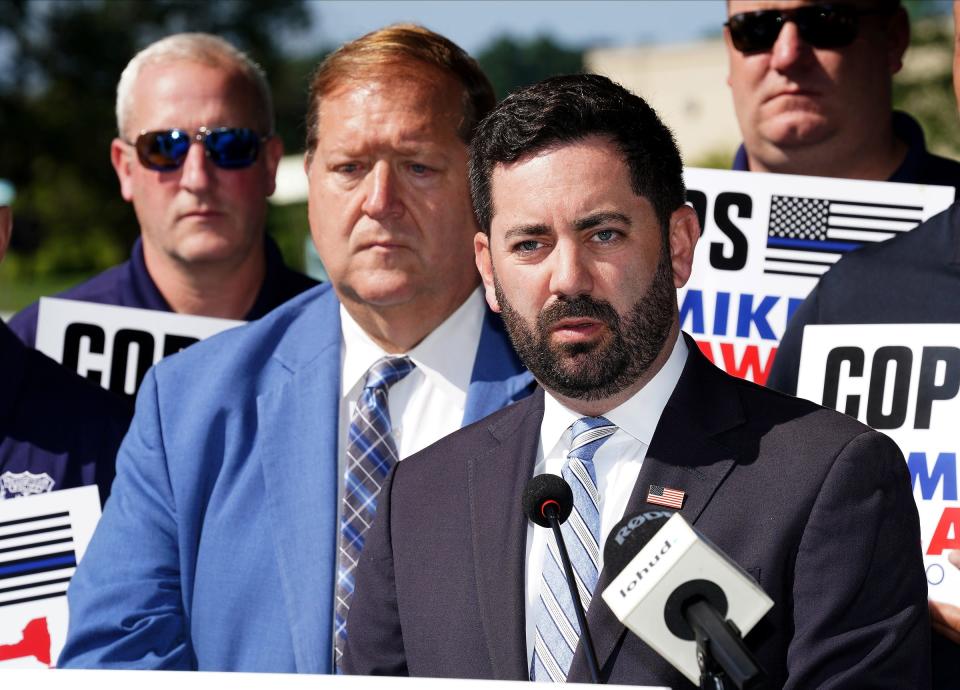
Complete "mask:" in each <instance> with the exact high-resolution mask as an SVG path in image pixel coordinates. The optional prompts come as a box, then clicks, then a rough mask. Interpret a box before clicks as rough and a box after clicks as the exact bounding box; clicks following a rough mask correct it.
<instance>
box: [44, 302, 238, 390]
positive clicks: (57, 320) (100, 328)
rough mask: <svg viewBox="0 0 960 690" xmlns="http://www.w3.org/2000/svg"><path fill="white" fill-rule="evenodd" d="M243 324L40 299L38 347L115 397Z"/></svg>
mask: <svg viewBox="0 0 960 690" xmlns="http://www.w3.org/2000/svg"><path fill="white" fill-rule="evenodd" d="M243 323H244V322H243V321H231V320H229V319H214V318H209V317H206V316H190V315H187V314H174V313H171V312H161V311H152V310H150V309H133V308H131V307H116V306H112V305H106V304H94V303H92V302H77V301H74V300H64V299H55V298H50V297H42V298H41V299H40V313H39V317H38V319H37V349H38V350H40V351H41V352H43V353H44V354H45V355H47V356H48V357H52V358H53V359H55V360H57V361H58V362H60V363H61V364H63V365H64V366H66V367H67V368H69V369H72V370H74V371H76V372H77V373H78V374H80V375H81V376H85V377H86V378H88V379H90V380H91V381H93V382H94V383H96V384H99V385H100V386H103V387H104V388H106V389H108V390H111V391H113V392H114V393H117V394H119V395H130V396H133V395H136V392H137V389H138V388H139V387H140V382H141V381H143V377H144V376H145V375H146V373H147V370H148V369H149V368H150V367H151V366H153V365H154V364H156V363H157V362H159V361H160V360H161V359H163V358H164V357H166V356H167V355H172V354H174V353H175V352H179V351H180V350H182V349H183V348H185V347H187V346H188V345H192V344H193V343H195V342H197V341H198V340H203V339H204V338H207V337H209V336H211V335H214V334H215V333H219V332H220V331H225V330H227V329H228V328H233V327H234V326H238V325H240V324H243Z"/></svg>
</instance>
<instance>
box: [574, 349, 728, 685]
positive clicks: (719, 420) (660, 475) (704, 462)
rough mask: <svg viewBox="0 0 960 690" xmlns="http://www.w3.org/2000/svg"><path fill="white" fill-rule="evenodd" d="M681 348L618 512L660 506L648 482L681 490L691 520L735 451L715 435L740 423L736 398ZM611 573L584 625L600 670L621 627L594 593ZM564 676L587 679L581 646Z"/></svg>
mask: <svg viewBox="0 0 960 690" xmlns="http://www.w3.org/2000/svg"><path fill="white" fill-rule="evenodd" d="M687 348H688V350H689V354H688V357H687V363H686V365H685V366H684V370H683V373H682V374H681V376H680V380H679V381H678V382H677V387H676V389H675V390H674V392H673V394H672V395H671V397H670V400H669V401H668V402H667V406H666V407H665V408H664V411H663V414H662V416H661V417H660V421H659V423H658V424H657V429H656V432H655V433H654V435H653V438H652V439H651V443H650V448H649V450H648V451H647V455H646V458H645V459H644V461H643V467H642V468H641V470H640V474H639V476H638V477H637V483H636V484H635V485H634V487H633V492H632V493H631V495H630V499H629V501H628V502H627V508H626V510H625V511H624V517H626V516H627V515H636V514H637V513H640V512H643V511H644V510H650V509H657V508H660V506H657V505H655V504H651V503H648V502H647V500H646V499H647V491H648V490H649V488H650V485H651V484H654V485H657V486H664V487H669V488H672V489H680V490H682V491H684V492H685V493H686V496H685V498H684V502H683V506H682V508H681V510H680V513H681V514H682V515H683V516H684V517H685V518H686V519H687V521H688V522H689V523H691V524H695V523H696V521H697V519H698V518H699V517H700V514H701V513H702V512H703V510H704V508H705V507H706V506H707V504H708V503H709V502H710V500H711V499H712V498H713V496H714V494H715V493H716V491H717V489H718V488H719V486H720V484H721V483H722V482H723V480H724V479H725V478H726V476H727V474H729V472H730V470H731V469H733V466H734V464H735V463H736V460H737V457H736V455H735V454H734V453H733V452H731V451H730V450H729V449H728V448H726V447H725V446H724V445H722V444H721V443H719V442H718V441H717V440H716V439H715V436H716V435H717V434H719V433H720V432H722V431H726V430H728V429H730V428H732V427H734V426H737V425H738V424H740V423H742V421H743V417H742V409H741V405H740V401H739V398H738V397H737V396H736V392H735V390H734V389H733V388H731V387H730V385H729V383H728V382H727V381H725V380H724V379H725V374H723V373H722V372H720V371H719V370H717V369H716V368H715V367H714V366H713V365H712V364H710V363H709V362H707V361H706V359H705V358H704V357H703V355H702V354H701V353H700V351H699V349H698V348H697V346H696V344H695V343H693V341H692V340H690V339H689V338H687ZM604 543H605V542H604ZM617 574H618V573H612V572H610V570H609V569H607V568H604V569H603V570H602V571H601V572H600V578H599V580H598V583H597V588H596V590H595V591H594V597H593V599H592V601H591V603H590V609H589V610H588V611H587V625H588V627H589V628H590V633H591V635H592V637H593V644H594V649H595V651H596V654H597V663H598V664H599V666H600V668H601V669H605V667H606V666H607V663H608V662H609V661H610V656H611V654H612V653H613V652H614V650H615V649H616V648H617V646H618V643H619V642H620V640H621V638H622V637H623V635H624V633H625V632H626V628H625V627H624V626H623V624H622V623H620V621H619V620H617V618H616V617H615V616H614V615H613V612H612V611H611V610H610V608H609V607H608V606H607V604H606V602H605V601H603V598H602V597H601V596H600V594H601V592H603V590H604V589H606V588H607V586H608V585H609V584H610V582H611V581H612V580H613V578H614V577H615V576H616V575H617ZM664 663H666V662H664ZM608 670H609V669H608ZM568 679H569V680H570V681H571V682H574V681H579V682H589V680H590V676H589V670H588V668H587V664H586V658H585V656H584V653H583V649H582V648H578V649H577V653H576V654H575V655H574V658H573V662H572V664H571V666H570V673H569V674H568Z"/></svg>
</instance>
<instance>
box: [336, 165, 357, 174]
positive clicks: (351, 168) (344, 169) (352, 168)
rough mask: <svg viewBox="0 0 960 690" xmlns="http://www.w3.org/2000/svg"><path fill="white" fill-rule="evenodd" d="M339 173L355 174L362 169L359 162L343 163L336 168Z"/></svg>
mask: <svg viewBox="0 0 960 690" xmlns="http://www.w3.org/2000/svg"><path fill="white" fill-rule="evenodd" d="M334 170H335V171H337V172H338V173H343V174H344V175H353V174H354V173H356V172H357V171H359V170H360V164H359V163H341V164H340V165H338V166H336V167H335V168H334Z"/></svg>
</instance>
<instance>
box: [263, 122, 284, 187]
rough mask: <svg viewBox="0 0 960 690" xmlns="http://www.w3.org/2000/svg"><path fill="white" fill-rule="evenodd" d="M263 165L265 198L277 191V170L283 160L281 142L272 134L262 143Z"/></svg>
mask: <svg viewBox="0 0 960 690" xmlns="http://www.w3.org/2000/svg"><path fill="white" fill-rule="evenodd" d="M264 144H265V145H264V151H263V155H264V164H265V165H266V166H267V170H266V174H267V196H270V195H271V194H273V193H274V191H276V189H277V168H278V167H279V166H280V159H281V158H283V140H282V139H281V138H280V137H278V136H277V135H276V134H274V135H273V136H272V137H270V138H269V139H267V140H266V142H264Z"/></svg>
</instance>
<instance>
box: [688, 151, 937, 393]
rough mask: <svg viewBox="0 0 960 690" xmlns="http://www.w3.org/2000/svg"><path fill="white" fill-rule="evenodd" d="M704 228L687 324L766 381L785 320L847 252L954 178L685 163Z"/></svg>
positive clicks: (878, 235) (899, 228)
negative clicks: (837, 175)
mask: <svg viewBox="0 0 960 690" xmlns="http://www.w3.org/2000/svg"><path fill="white" fill-rule="evenodd" d="M684 181H685V182H686V185H687V198H688V200H689V203H690V204H691V205H692V206H693V207H694V209H695V210H696V211H697V215H698V217H699V218H700V225H701V228H702V229H703V235H702V236H701V238H700V242H699V244H698V245H697V251H696V254H695V256H694V262H693V274H692V276H691V278H690V281H689V283H688V284H687V286H686V287H685V288H683V289H681V290H679V291H678V299H679V303H680V324H681V328H683V330H685V331H686V332H687V333H689V334H690V335H692V336H693V337H694V338H695V339H696V340H697V344H698V345H699V346H700V349H701V350H702V351H703V352H704V354H706V355H707V356H708V357H709V358H710V359H711V360H712V361H713V362H714V363H715V364H717V366H719V367H721V368H722V369H724V370H725V371H726V372H727V373H730V374H733V375H734V376H739V377H741V378H746V379H749V380H751V381H755V382H757V383H760V384H763V383H766V380H767V376H768V375H769V373H770V367H771V365H772V364H773V359H774V357H775V355H776V349H777V345H778V344H779V342H780V338H781V337H783V332H784V330H785V329H786V327H787V322H788V321H789V319H790V316H792V315H793V312H794V311H795V310H796V309H797V307H799V306H800V304H801V303H802V302H803V299H804V298H805V297H806V296H807V294H808V293H809V292H810V290H811V289H813V287H814V285H816V282H817V280H818V279H819V277H820V276H821V275H822V274H823V273H825V272H826V271H827V269H828V268H830V266H831V265H833V263H835V262H836V261H837V260H838V259H839V258H840V257H841V256H843V254H845V253H846V252H848V251H853V250H854V249H858V248H859V247H861V246H863V245H864V244H868V243H873V242H881V241H883V240H887V239H890V238H892V237H895V236H897V235H898V234H902V233H905V232H909V231H910V230H911V229H913V228H914V227H916V225H917V224H919V223H920V222H922V221H924V220H926V219H927V218H929V217H930V216H933V215H935V214H937V213H939V212H940V211H942V210H944V209H946V208H947V207H948V206H949V205H950V204H951V203H952V202H953V197H954V189H953V187H937V186H931V185H917V184H901V183H895V182H867V181H863V180H840V179H832V178H825V177H808V176H801V175H776V174H768V173H751V172H738V171H731V170H706V169H700V168H687V169H686V170H685V171H684Z"/></svg>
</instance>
